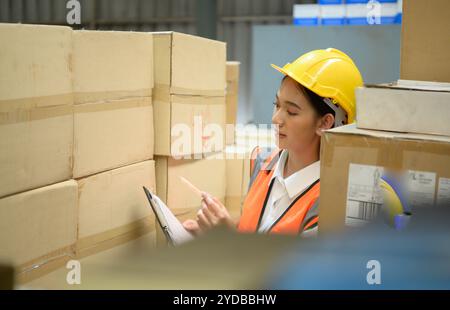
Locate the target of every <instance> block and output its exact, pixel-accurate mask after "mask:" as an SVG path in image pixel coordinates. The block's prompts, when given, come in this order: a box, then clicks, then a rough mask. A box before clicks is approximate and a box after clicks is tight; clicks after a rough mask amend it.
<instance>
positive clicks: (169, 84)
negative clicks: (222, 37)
mask: <svg viewBox="0 0 450 310" xmlns="http://www.w3.org/2000/svg"><path fill="white" fill-rule="evenodd" d="M153 36H154V64H155V87H156V88H163V89H164V91H165V92H168V93H170V94H179V95H180V94H183V95H203V96H225V87H226V81H225V62H226V44H225V43H224V42H219V41H214V40H209V39H205V38H201V37H196V36H192V35H187V34H182V33H177V32H154V33H153Z"/></svg>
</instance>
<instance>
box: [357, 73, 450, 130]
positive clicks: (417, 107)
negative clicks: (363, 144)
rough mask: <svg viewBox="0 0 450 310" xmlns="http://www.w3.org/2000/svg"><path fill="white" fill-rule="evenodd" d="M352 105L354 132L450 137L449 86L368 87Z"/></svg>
mask: <svg viewBox="0 0 450 310" xmlns="http://www.w3.org/2000/svg"><path fill="white" fill-rule="evenodd" d="M356 102H357V104H356V109H357V113H356V114H357V123H356V125H357V127H358V128H366V129H375V130H390V131H397V132H410V133H423V134H437V135H446V136H450V124H449V115H450V83H434V82H422V81H409V80H408V81H407V80H399V81H398V82H397V83H395V84H386V85H368V86H366V87H359V88H358V89H356Z"/></svg>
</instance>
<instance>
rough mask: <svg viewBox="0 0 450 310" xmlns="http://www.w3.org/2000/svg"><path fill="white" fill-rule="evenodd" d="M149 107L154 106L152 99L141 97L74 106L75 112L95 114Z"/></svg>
mask: <svg viewBox="0 0 450 310" xmlns="http://www.w3.org/2000/svg"><path fill="white" fill-rule="evenodd" d="M149 106H152V98H151V97H140V98H128V99H119V100H110V101H104V102H94V103H85V104H79V105H74V112H75V113H93V112H103V111H112V110H121V109H131V108H139V107H149Z"/></svg>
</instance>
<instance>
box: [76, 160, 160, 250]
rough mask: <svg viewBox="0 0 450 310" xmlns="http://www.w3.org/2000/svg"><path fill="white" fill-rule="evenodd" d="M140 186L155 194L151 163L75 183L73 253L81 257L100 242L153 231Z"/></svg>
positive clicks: (153, 173)
mask: <svg viewBox="0 0 450 310" xmlns="http://www.w3.org/2000/svg"><path fill="white" fill-rule="evenodd" d="M143 186H146V187H147V188H148V189H149V190H151V191H155V187H156V185H155V162H154V161H144V162H141V163H138V164H133V165H129V166H126V167H122V168H118V169H114V170H110V171H107V172H103V173H99V174H96V175H93V176H89V177H87V178H83V179H80V180H78V188H79V192H78V197H79V198H78V199H79V203H78V209H79V218H78V240H77V253H81V255H82V256H83V252H86V251H90V249H89V248H92V247H98V246H101V243H102V242H105V241H108V240H112V239H117V238H120V237H121V236H123V235H126V234H128V235H129V236H131V237H137V236H139V235H142V234H144V233H147V232H149V231H151V230H153V229H154V215H153V212H152V210H151V208H150V205H149V202H148V200H147V197H146V196H145V193H144V191H143V189H142V187H143ZM133 231H137V232H138V233H135V234H133V233H132V232H133ZM130 233H131V234H130Z"/></svg>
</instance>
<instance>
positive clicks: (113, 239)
mask: <svg viewBox="0 0 450 310" xmlns="http://www.w3.org/2000/svg"><path fill="white" fill-rule="evenodd" d="M0 38H1V40H2V41H3V42H8V44H5V45H4V46H2V48H1V54H2V57H1V59H0V73H1V74H0V76H1V83H0V231H1V234H0V245H1V246H0V257H1V259H2V260H6V261H7V262H9V263H11V264H13V265H14V266H16V270H17V275H18V279H19V280H21V281H27V280H30V279H33V278H35V277H37V276H40V275H42V274H44V273H47V272H48V271H51V270H53V269H55V268H57V267H60V266H62V264H64V263H65V262H67V261H68V260H69V259H72V258H80V257H84V256H86V255H90V254H93V253H95V252H98V251H100V250H104V249H107V248H110V247H112V246H115V245H117V244H119V243H122V242H125V241H128V240H130V239H132V238H135V237H137V236H140V235H142V234H144V233H148V232H151V233H155V235H154V236H157V237H154V238H153V240H154V241H155V243H158V244H165V240H164V237H163V236H162V234H160V233H158V231H157V228H158V227H157V225H155V218H154V215H153V213H152V212H151V208H149V205H148V201H147V199H146V196H145V194H144V192H143V190H142V186H146V187H148V188H149V189H150V190H151V191H152V192H156V193H157V194H158V196H160V197H161V198H162V200H163V201H165V202H166V203H167V205H168V206H169V208H170V209H171V210H172V211H173V212H174V213H175V215H176V216H177V217H178V218H179V219H180V220H182V221H183V220H185V219H187V218H192V219H195V218H196V213H197V211H198V209H199V207H200V205H201V200H200V198H199V197H198V196H196V195H195V194H194V193H193V192H192V191H191V190H190V189H189V188H188V187H187V186H186V185H185V184H183V183H182V181H181V180H180V176H183V177H185V178H186V179H188V180H189V181H191V182H192V183H193V184H194V185H196V186H197V187H198V188H200V189H201V190H203V191H206V192H209V193H210V194H212V195H214V196H215V197H218V198H219V199H220V200H221V201H222V202H223V203H224V204H225V205H226V206H227V207H228V208H229V210H230V212H231V213H232V215H233V216H234V217H235V218H238V217H239V215H240V208H241V204H242V200H243V197H245V193H246V190H247V186H248V179H249V169H250V161H249V155H250V151H251V150H250V149H248V148H238V147H236V146H230V148H228V149H227V150H225V145H226V141H225V140H226V129H225V128H226V122H227V114H226V97H225V96H226V88H227V86H226V82H227V75H226V45H225V43H222V42H218V41H212V40H208V39H204V38H199V37H194V36H190V35H184V34H180V33H174V32H162V33H134V32H111V31H108V32H106V31H73V30H72V29H70V28H68V27H59V26H34V25H28V26H27V25H0ZM231 68H232V70H233V72H234V73H233V74H232V75H229V76H228V80H229V86H228V88H229V91H228V93H227V94H228V95H229V98H228V103H227V104H229V105H230V107H231V109H232V110H234V111H236V105H237V77H238V75H237V73H236V71H237V68H238V67H237V64H236V63H233V64H231ZM235 113H236V112H234V113H233V114H235ZM228 121H229V122H230V123H232V124H234V123H235V122H236V118H235V115H234V117H230V118H229V120H228ZM232 142H234V139H233V141H232ZM154 155H156V156H155V157H154ZM150 246H152V245H150Z"/></svg>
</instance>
